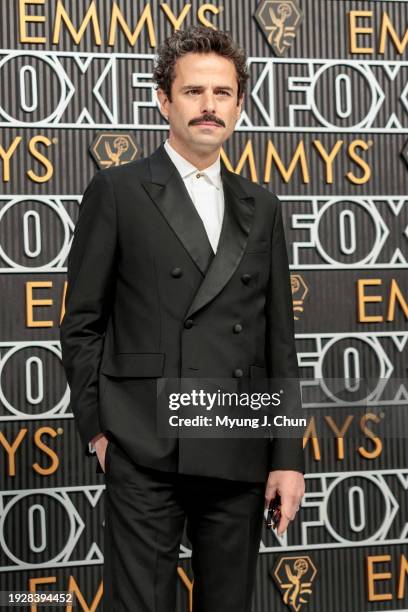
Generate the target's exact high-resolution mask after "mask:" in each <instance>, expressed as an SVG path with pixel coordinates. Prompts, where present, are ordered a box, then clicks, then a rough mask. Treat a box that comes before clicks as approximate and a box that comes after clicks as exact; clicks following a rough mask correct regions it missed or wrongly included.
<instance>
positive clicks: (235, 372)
mask: <svg viewBox="0 0 408 612" xmlns="http://www.w3.org/2000/svg"><path fill="white" fill-rule="evenodd" d="M243 375H244V372H243V371H242V370H241V368H237V369H236V370H234V376H235V378H241V376H243Z"/></svg>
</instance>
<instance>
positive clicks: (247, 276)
mask: <svg viewBox="0 0 408 612" xmlns="http://www.w3.org/2000/svg"><path fill="white" fill-rule="evenodd" d="M241 280H242V282H243V283H244V285H247V284H248V283H249V281H250V280H251V275H250V274H243V275H242V276H241Z"/></svg>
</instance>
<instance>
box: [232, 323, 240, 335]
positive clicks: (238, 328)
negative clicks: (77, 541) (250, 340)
mask: <svg viewBox="0 0 408 612" xmlns="http://www.w3.org/2000/svg"><path fill="white" fill-rule="evenodd" d="M232 329H233V330H234V334H239V333H241V332H242V325H241V323H235V325H234V327H233V328H232Z"/></svg>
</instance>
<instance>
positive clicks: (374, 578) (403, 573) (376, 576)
mask: <svg viewBox="0 0 408 612" xmlns="http://www.w3.org/2000/svg"><path fill="white" fill-rule="evenodd" d="M392 561H394V563H392ZM366 562H367V587H368V588H367V599H368V601H390V600H399V601H400V600H401V599H404V598H405V597H406V587H407V578H408V559H407V557H406V556H405V555H403V554H401V555H400V556H399V559H398V558H395V559H393V557H392V556H391V555H372V556H368V557H367V558H366ZM377 564H381V566H382V567H379V568H376V567H375V565H377ZM398 564H399V568H398ZM384 566H385V567H384ZM393 566H394V567H395V572H394V571H393ZM377 569H378V570H382V571H376V570H377ZM386 570H390V571H386ZM394 574H397V575H394ZM385 581H387V582H388V581H391V583H390V584H383V586H382V589H381V590H382V591H383V592H382V593H377V592H376V582H385ZM394 585H395V586H396V592H395V593H394V592H393V589H394ZM407 603H408V602H407ZM400 609H401V610H402V609H404V610H406V609H407V607H406V606H405V607H404V608H400Z"/></svg>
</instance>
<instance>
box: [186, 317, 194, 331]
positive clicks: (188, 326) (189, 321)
mask: <svg viewBox="0 0 408 612" xmlns="http://www.w3.org/2000/svg"><path fill="white" fill-rule="evenodd" d="M193 325H194V321H193V319H186V320H185V321H184V327H185V328H186V329H191V328H192V327H193Z"/></svg>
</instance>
